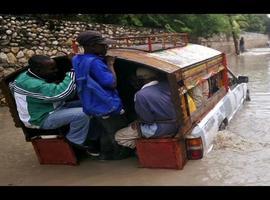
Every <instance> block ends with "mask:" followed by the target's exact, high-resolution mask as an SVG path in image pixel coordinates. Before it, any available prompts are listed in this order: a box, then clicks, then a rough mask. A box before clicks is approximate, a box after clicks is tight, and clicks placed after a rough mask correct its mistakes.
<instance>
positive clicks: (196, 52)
mask: <svg viewBox="0 0 270 200" xmlns="http://www.w3.org/2000/svg"><path fill="white" fill-rule="evenodd" d="M217 55H221V52H220V51H217V50H215V49H212V48H209V47H205V46H202V45H197V44H188V45H187V46H185V47H180V48H174V49H168V50H164V51H158V52H154V53H148V54H147V56H149V57H154V58H156V59H159V60H162V61H166V62H168V63H171V64H174V65H176V66H178V67H179V68H184V67H187V66H190V65H193V64H195V63H198V62H201V61H204V60H207V59H209V58H212V57H214V56H217Z"/></svg>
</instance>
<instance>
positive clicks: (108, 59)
mask: <svg viewBox="0 0 270 200" xmlns="http://www.w3.org/2000/svg"><path fill="white" fill-rule="evenodd" d="M105 59H106V62H107V65H108V66H109V67H112V66H113V64H114V62H115V57H113V56H106V57H105Z"/></svg>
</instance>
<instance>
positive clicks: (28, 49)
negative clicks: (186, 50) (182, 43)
mask: <svg viewBox="0 0 270 200" xmlns="http://www.w3.org/2000/svg"><path fill="white" fill-rule="evenodd" d="M85 30H95V31H99V32H100V33H102V35H103V36H105V37H109V38H112V37H121V36H124V35H128V36H137V35H140V34H152V33H162V32H164V30H162V29H151V28H137V27H136V28H135V27H128V26H116V25H110V24H95V23H93V24H91V23H85V22H72V21H56V20H47V21H40V20H37V19H34V18H29V17H27V16H15V15H2V16H1V15H0V49H1V52H0V78H1V77H3V76H5V75H8V74H9V73H11V72H13V71H14V70H16V69H17V68H20V67H22V66H24V65H26V64H27V60H28V59H29V58H30V57H31V56H32V55H34V54H36V55H41V54H42V55H48V56H58V55H63V54H67V53H70V52H71V44H72V40H73V39H74V38H76V37H77V35H78V34H79V33H80V32H82V31H85ZM123 42H124V41H123ZM1 96H2V95H1V91H0V104H1V101H3V100H4V99H3V98H1Z"/></svg>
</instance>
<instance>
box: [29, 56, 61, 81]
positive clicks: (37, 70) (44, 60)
mask: <svg viewBox="0 0 270 200" xmlns="http://www.w3.org/2000/svg"><path fill="white" fill-rule="evenodd" d="M28 64H29V68H30V70H31V72H33V73H34V74H36V75H38V76H39V77H41V78H43V79H46V80H48V81H55V79H56V77H57V72H58V69H57V67H56V63H55V61H54V60H53V59H51V58H50V57H48V56H43V55H34V56H32V57H31V58H30V59H29V60H28Z"/></svg>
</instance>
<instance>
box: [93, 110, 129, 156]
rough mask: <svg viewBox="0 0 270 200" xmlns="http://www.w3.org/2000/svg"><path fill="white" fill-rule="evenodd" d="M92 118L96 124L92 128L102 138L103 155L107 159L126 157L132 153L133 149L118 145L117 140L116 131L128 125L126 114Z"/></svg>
mask: <svg viewBox="0 0 270 200" xmlns="http://www.w3.org/2000/svg"><path fill="white" fill-rule="evenodd" d="M92 120H93V121H92V122H93V125H94V127H92V128H93V129H95V130H94V131H96V133H97V134H95V135H96V136H97V137H98V136H99V139H100V140H99V141H100V152H101V156H103V157H104V159H105V160H119V159H124V158H127V157H128V156H129V155H130V154H131V152H132V150H131V149H129V148H127V147H123V146H121V145H118V144H117V142H116V141H115V133H116V132H117V131H118V130H120V129H121V128H124V127H127V126H128V120H127V118H126V116H125V115H124V114H123V115H114V116H110V117H109V118H106V119H103V118H100V117H94V118H93V119H92Z"/></svg>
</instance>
